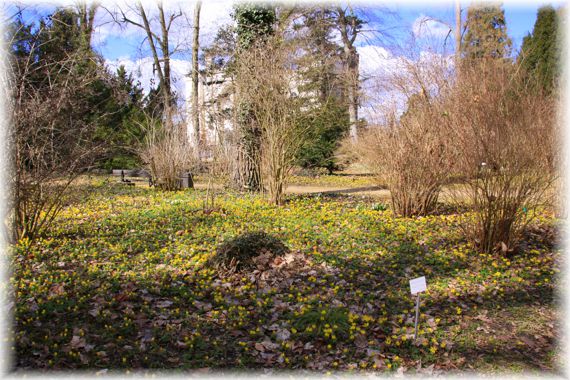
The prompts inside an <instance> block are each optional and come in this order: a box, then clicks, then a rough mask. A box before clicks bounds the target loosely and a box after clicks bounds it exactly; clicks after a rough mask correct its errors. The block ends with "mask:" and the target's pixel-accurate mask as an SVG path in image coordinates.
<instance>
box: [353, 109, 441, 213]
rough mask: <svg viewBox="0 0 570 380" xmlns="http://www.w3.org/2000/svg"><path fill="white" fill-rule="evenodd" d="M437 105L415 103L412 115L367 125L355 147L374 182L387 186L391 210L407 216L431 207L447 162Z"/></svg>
mask: <svg viewBox="0 0 570 380" xmlns="http://www.w3.org/2000/svg"><path fill="white" fill-rule="evenodd" d="M439 111H440V110H439V107H437V106H435V105H433V104H431V105H424V106H421V107H418V108H417V109H416V110H415V111H414V114H413V115H408V116H407V117H404V118H402V119H401V120H400V121H395V120H394V121H392V122H391V123H389V124H388V125H385V126H382V127H378V128H371V129H369V130H368V131H367V132H366V134H365V135H364V138H363V139H361V140H362V142H361V143H359V151H360V152H361V154H362V156H363V159H364V161H365V162H366V163H367V164H368V166H369V168H370V169H371V170H372V171H373V173H375V175H376V177H377V180H378V183H379V184H382V185H387V186H388V188H389V189H390V194H391V199H392V208H393V210H394V212H395V213H397V214H398V215H401V216H405V217H409V216H416V215H426V214H428V213H430V212H432V211H434V210H435V208H436V206H437V201H438V196H439V193H440V191H441V188H442V185H443V184H444V183H445V181H446V178H447V177H448V175H449V171H450V167H451V163H450V161H449V160H448V152H447V149H446V146H445V144H444V143H443V141H445V135H444V133H445V132H444V131H443V130H442V129H440V128H438V126H439V125H440V119H441V118H442V117H443V116H442V115H441V113H440V112H439Z"/></svg>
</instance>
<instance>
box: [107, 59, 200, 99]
mask: <svg viewBox="0 0 570 380" xmlns="http://www.w3.org/2000/svg"><path fill="white" fill-rule="evenodd" d="M105 64H106V66H107V67H108V68H109V69H110V70H111V71H113V72H114V71H116V70H117V69H118V68H119V66H121V65H123V66H125V69H126V70H127V72H128V73H130V74H132V76H133V79H134V80H135V82H136V81H139V82H140V83H141V86H142V88H143V90H144V92H145V93H148V92H149V90H150V88H151V86H154V87H156V85H157V84H158V75H157V74H156V73H155V72H153V59H152V57H144V58H141V59H136V60H132V59H131V58H129V57H123V58H119V59H116V60H112V61H110V60H107V61H105ZM190 66H191V65H190V62H189V61H186V60H181V59H171V60H170V68H171V71H172V86H173V90H174V91H175V92H176V93H177V95H178V96H179V98H180V100H181V101H186V100H187V99H188V91H189V86H188V77H187V74H188V73H189V72H190V68H191V67H190Z"/></svg>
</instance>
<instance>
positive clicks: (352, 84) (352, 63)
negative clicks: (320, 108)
mask: <svg viewBox="0 0 570 380" xmlns="http://www.w3.org/2000/svg"><path fill="white" fill-rule="evenodd" d="M346 55H347V61H348V67H347V69H348V80H349V82H348V94H347V95H348V118H349V122H350V138H351V139H352V141H354V142H356V141H357V140H358V132H357V130H356V126H357V123H358V102H359V99H358V87H359V86H358V66H359V57H358V53H357V52H356V48H354V47H353V46H351V48H350V49H349V51H348V52H346Z"/></svg>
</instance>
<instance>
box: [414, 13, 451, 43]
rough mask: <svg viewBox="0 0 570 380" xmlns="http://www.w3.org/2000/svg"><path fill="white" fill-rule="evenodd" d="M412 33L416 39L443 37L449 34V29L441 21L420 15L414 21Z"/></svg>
mask: <svg viewBox="0 0 570 380" xmlns="http://www.w3.org/2000/svg"><path fill="white" fill-rule="evenodd" d="M412 32H413V33H414V36H415V37H416V38H430V37H431V38H433V37H445V36H447V35H448V34H449V33H450V27H449V26H447V25H446V24H445V23H444V22H442V21H439V20H436V19H433V18H431V17H429V16H426V15H423V14H421V15H420V16H419V17H418V18H416V19H415V20H414V23H413V24H412Z"/></svg>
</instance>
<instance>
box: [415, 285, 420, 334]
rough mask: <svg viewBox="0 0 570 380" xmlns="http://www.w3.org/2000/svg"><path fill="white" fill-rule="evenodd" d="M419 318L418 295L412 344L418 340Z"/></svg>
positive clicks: (418, 297)
mask: <svg viewBox="0 0 570 380" xmlns="http://www.w3.org/2000/svg"><path fill="white" fill-rule="evenodd" d="M419 318H420V293H418V296H417V298H416V321H415V328H416V332H415V333H414V342H415V341H416V339H418V320H419Z"/></svg>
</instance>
